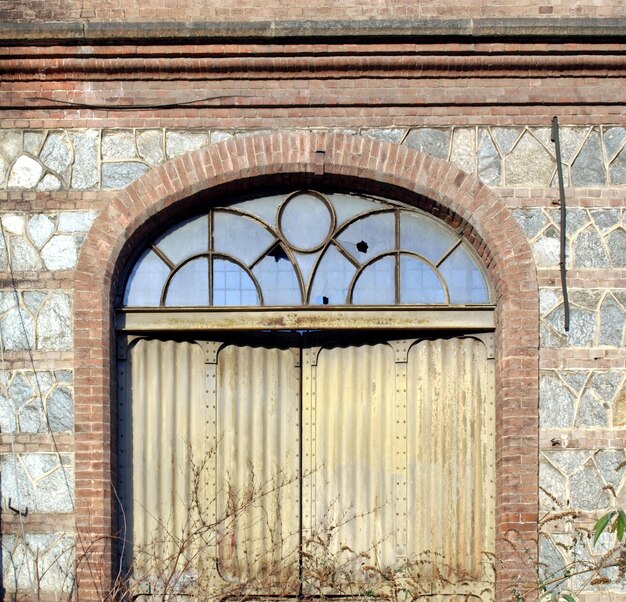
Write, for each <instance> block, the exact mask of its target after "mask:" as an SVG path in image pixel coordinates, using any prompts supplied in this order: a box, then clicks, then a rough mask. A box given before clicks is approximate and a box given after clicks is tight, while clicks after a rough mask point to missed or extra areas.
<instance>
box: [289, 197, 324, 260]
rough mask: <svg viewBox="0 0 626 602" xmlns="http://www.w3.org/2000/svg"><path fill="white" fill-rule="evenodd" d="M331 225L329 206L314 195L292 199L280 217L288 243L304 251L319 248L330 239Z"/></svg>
mask: <svg viewBox="0 0 626 602" xmlns="http://www.w3.org/2000/svg"><path fill="white" fill-rule="evenodd" d="M331 225H332V214H331V212H330V209H329V208H328V205H327V204H326V203H325V202H324V201H322V200H321V199H319V198H318V197H316V196H313V195H312V194H306V193H303V194H299V195H297V196H294V197H292V198H290V199H289V200H288V201H287V202H286V203H285V205H284V206H283V209H282V213H281V216H280V228H281V231H282V233H283V236H284V237H285V239H286V240H287V242H288V243H289V244H290V245H292V246H293V247H296V248H298V249H302V250H304V251H306V250H308V249H316V248H319V247H320V245H321V244H322V243H323V242H324V241H325V240H327V239H328V236H329V235H330V228H331Z"/></svg>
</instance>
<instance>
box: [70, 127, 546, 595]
mask: <svg viewBox="0 0 626 602" xmlns="http://www.w3.org/2000/svg"><path fill="white" fill-rule="evenodd" d="M318 180H319V181H320V182H321V181H323V182H325V183H326V184H329V183H331V182H336V183H338V184H340V186H339V187H340V188H342V189H344V190H345V189H346V188H348V189H351V190H367V191H368V192H370V193H372V192H375V193H377V194H381V195H382V196H384V197H386V198H394V199H398V200H402V201H404V202H407V203H408V204H411V205H413V206H418V207H423V208H425V209H427V211H428V212H429V213H432V214H434V215H438V216H444V218H445V221H446V222H448V223H449V224H451V225H452V226H453V227H454V229H455V230H457V231H458V232H462V233H463V235H464V238H465V239H467V240H469V241H470V242H471V244H472V247H473V248H474V249H476V250H477V251H478V253H479V255H480V256H481V257H482V258H483V260H484V264H485V265H486V267H487V270H488V272H489V275H490V281H491V283H492V284H493V288H494V294H495V301H496V310H495V325H496V330H495V348H496V350H497V352H496V357H497V359H496V362H495V371H496V558H497V575H496V597H499V596H500V595H504V593H505V591H506V589H507V588H508V587H510V586H511V585H513V584H514V583H519V582H520V580H522V581H523V580H524V579H529V580H530V579H533V573H532V570H531V569H529V568H528V566H529V565H528V564H527V563H526V562H525V561H523V560H522V559H520V557H519V556H518V555H517V553H516V552H515V551H514V550H512V549H511V548H510V547H509V545H508V543H506V542H505V541H504V538H503V536H504V535H506V533H508V532H511V531H514V532H515V533H516V534H518V535H520V536H522V537H524V538H525V539H527V540H532V539H533V538H534V537H536V533H537V439H538V437H537V435H538V433H537V389H538V372H537V360H538V350H537V346H538V333H537V319H538V318H537V314H538V297H537V282H536V275H535V271H534V267H533V263H532V258H531V252H530V249H529V247H528V244H527V242H526V239H525V238H524V236H523V234H522V233H521V231H520V230H519V228H518V226H517V224H516V223H515V220H514V219H513V218H512V216H511V213H510V211H509V210H508V209H507V207H506V205H505V204H504V203H503V202H502V200H501V199H500V198H498V197H497V196H496V195H495V194H494V193H493V192H492V191H490V190H489V189H488V188H487V187H486V186H484V185H482V184H480V183H479V182H477V181H476V180H475V179H474V178H472V177H471V176H469V175H467V174H464V173H463V172H461V171H459V170H458V169H456V168H455V167H453V166H452V165H449V164H446V163H444V162H442V161H439V160H437V159H434V158H432V157H428V156H425V155H423V154H421V153H419V152H416V151H413V150H411V149H407V148H402V147H397V146H395V145H393V144H388V143H385V142H381V141H374V140H366V139H362V138H358V137H353V136H342V135H329V134H324V133H319V134H309V133H305V132H299V133H282V132H278V133H275V134H271V135H267V136H258V137H250V138H245V139H237V140H230V141H226V142H224V143H220V144H216V145H214V146H212V147H210V148H208V149H205V150H202V151H197V152H194V153H190V154H189V155H185V156H182V157H179V158H177V159H174V160H172V161H170V162H168V163H167V164H165V165H163V166H162V167H157V168H155V169H154V170H152V171H151V172H149V173H148V174H146V175H145V176H144V177H142V178H141V179H140V180H138V181H137V182H135V183H134V184H132V185H131V186H129V187H128V188H127V189H125V190H124V191H121V192H120V193H119V194H118V195H116V197H115V198H114V199H113V200H112V201H111V202H110V203H109V204H108V205H107V206H106V208H105V209H104V210H103V211H102V213H101V214H100V216H99V217H98V219H97V220H96V222H95V223H94V227H93V228H92V231H91V232H90V234H89V236H88V238H87V240H86V242H85V245H84V246H83V250H82V252H81V257H80V262H79V266H78V269H77V271H76V277H75V291H74V303H75V357H76V371H75V391H76V500H77V504H76V507H77V511H76V522H77V529H78V533H79V542H82V545H83V546H84V548H85V554H89V557H90V558H94V557H97V559H96V562H95V563H94V562H79V563H78V566H77V582H78V588H79V592H80V595H81V599H83V600H94V601H95V600H99V599H101V594H102V592H103V591H106V589H107V587H108V586H107V583H110V579H111V575H112V574H116V573H117V568H116V565H115V564H114V562H113V560H112V556H111V553H110V549H111V547H110V546H109V545H108V544H107V541H109V540H108V539H107V536H106V534H111V533H112V532H113V530H114V521H112V516H113V515H114V514H115V513H116V511H117V502H116V494H115V491H114V489H112V487H111V483H112V482H115V480H116V477H115V470H114V466H115V455H114V453H115V452H114V446H111V439H110V434H111V425H112V419H113V417H112V410H111V408H112V406H111V402H112V400H114V399H115V398H116V394H115V392H114V391H112V389H111V387H110V385H111V383H112V381H113V380H114V378H112V375H113V374H114V373H113V372H112V370H113V366H114V363H112V361H111V360H113V359H114V351H115V346H114V341H113V339H112V336H111V335H112V333H113V332H114V330H113V315H112V313H111V307H112V301H113V296H112V290H114V286H116V283H117V282H118V279H119V275H120V272H121V270H122V269H123V267H124V266H125V265H126V263H127V262H128V261H129V257H130V253H131V252H132V250H133V249H135V248H136V247H137V244H138V242H140V240H141V239H143V238H144V237H145V235H146V234H145V233H146V232H149V231H151V229H153V228H154V226H155V224H159V223H160V224H164V223H166V221H167V220H169V219H171V217H172V215H174V213H175V212H178V211H179V210H180V208H181V207H182V208H185V207H188V206H189V203H190V202H192V201H193V200H194V198H197V197H198V195H199V194H200V195H201V198H202V199H205V198H207V196H208V197H209V198H211V199H214V198H215V197H216V196H218V195H223V194H224V193H225V192H226V193H228V194H234V195H235V196H236V195H238V194H240V193H241V192H246V191H250V190H254V189H259V187H262V188H265V189H267V186H268V185H270V186H271V185H275V184H276V183H283V184H284V183H285V182H286V181H289V182H292V185H293V186H294V188H295V187H302V183H306V187H315V182H316V181H318ZM203 202H204V201H203ZM103 536H104V537H103ZM79 552H80V551H79ZM82 557H85V556H82ZM498 592H499V593H498Z"/></svg>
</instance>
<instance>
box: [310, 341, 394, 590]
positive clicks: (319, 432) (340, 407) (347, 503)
mask: <svg viewBox="0 0 626 602" xmlns="http://www.w3.org/2000/svg"><path fill="white" fill-rule="evenodd" d="M313 374H314V377H313V382H312V386H313V390H314V394H313V395H312V401H311V407H310V408H305V409H304V412H305V420H306V414H307V413H309V414H310V420H311V423H312V425H313V431H314V433H315V434H314V443H313V445H312V454H313V457H312V458H311V465H310V469H311V471H312V476H311V479H312V480H313V485H312V487H311V490H310V493H309V496H311V499H305V500H304V503H305V504H311V505H312V511H311V523H310V524H309V525H307V527H308V530H307V540H308V548H307V553H309V554H311V558H309V559H308V561H306V560H305V567H309V574H308V575H307V573H306V571H305V577H307V578H308V584H309V587H310V588H315V587H317V586H323V585H324V584H323V583H322V582H321V580H320V578H319V576H318V575H317V574H316V572H315V571H316V569H317V568H319V566H320V565H322V566H323V564H324V562H325V560H326V561H327V562H331V563H334V566H335V567H336V569H337V570H336V571H335V574H334V575H333V577H332V579H334V580H335V581H334V582H333V583H331V584H330V585H331V586H332V587H331V588H330V589H331V590H334V591H335V592H341V593H350V591H343V590H342V588H343V587H344V586H345V587H350V584H355V585H359V584H362V583H363V582H364V581H365V580H366V573H367V571H364V570H362V566H363V565H367V564H369V565H374V566H378V567H384V566H394V563H395V543H394V531H395V516H394V515H395V509H394V502H395V500H394V497H395V490H394V488H395V481H396V473H395V468H394V454H393V451H392V450H393V446H394V429H395V415H394V412H395V382H394V352H393V350H392V348H391V347H389V346H388V345H386V344H377V345H361V346H352V347H327V348H322V349H321V350H319V355H318V357H317V366H316V367H315V368H314V370H313ZM390 450H391V453H390ZM361 554H366V555H367V557H366V556H360V555H361ZM324 589H326V588H324ZM311 593H312V592H311Z"/></svg>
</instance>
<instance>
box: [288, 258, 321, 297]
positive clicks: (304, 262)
mask: <svg viewBox="0 0 626 602" xmlns="http://www.w3.org/2000/svg"><path fill="white" fill-rule="evenodd" d="M321 253H322V252H321V251H318V252H317V253H295V252H294V256H295V258H296V263H297V264H298V269H299V270H300V273H301V274H302V280H303V281H304V286H305V288H306V287H307V286H308V284H309V279H310V278H311V272H312V271H313V268H314V267H315V262H316V261H317V258H318V257H319V256H320V255H321Z"/></svg>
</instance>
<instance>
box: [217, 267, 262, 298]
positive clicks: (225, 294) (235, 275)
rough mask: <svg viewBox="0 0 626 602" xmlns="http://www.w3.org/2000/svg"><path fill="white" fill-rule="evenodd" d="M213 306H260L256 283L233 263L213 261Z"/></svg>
mask: <svg viewBox="0 0 626 602" xmlns="http://www.w3.org/2000/svg"><path fill="white" fill-rule="evenodd" d="M213 305H216V306H220V305H224V306H234V305H259V296H258V294H257V290H256V286H254V282H253V281H252V279H251V278H250V276H249V275H248V274H247V273H246V272H245V271H244V270H243V269H242V268H240V267H239V266H238V265H237V264H235V263H233V262H232V261H226V260H224V259H216V260H214V261H213Z"/></svg>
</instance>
